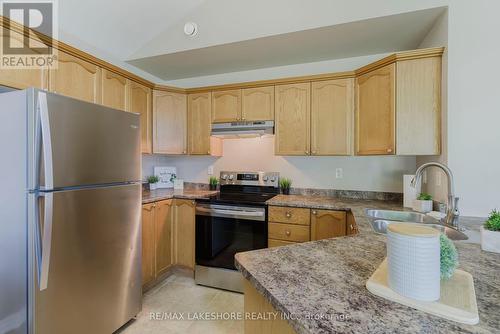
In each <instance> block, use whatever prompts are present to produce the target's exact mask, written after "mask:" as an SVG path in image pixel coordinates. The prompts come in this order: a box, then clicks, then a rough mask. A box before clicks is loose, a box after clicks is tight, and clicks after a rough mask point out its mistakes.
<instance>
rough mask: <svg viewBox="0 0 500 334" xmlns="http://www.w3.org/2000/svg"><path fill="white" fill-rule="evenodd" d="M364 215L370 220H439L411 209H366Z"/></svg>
mask: <svg viewBox="0 0 500 334" xmlns="http://www.w3.org/2000/svg"><path fill="white" fill-rule="evenodd" d="M365 213H366V215H367V216H368V218H370V220H375V219H383V220H390V221H398V222H409V223H426V224H434V223H435V224H438V223H439V221H438V220H437V219H435V218H432V217H431V216H427V215H425V214H423V213H419V212H412V211H393V210H376V209H366V211H365Z"/></svg>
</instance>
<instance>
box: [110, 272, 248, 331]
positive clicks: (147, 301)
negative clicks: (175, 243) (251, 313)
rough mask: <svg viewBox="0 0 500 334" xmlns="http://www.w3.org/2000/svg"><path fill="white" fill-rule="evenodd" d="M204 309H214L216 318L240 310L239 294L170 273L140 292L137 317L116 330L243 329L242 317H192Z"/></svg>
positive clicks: (241, 308) (239, 311) (204, 310)
mask: <svg viewBox="0 0 500 334" xmlns="http://www.w3.org/2000/svg"><path fill="white" fill-rule="evenodd" d="M205 312H215V313H214V314H215V315H218V317H219V318H220V317H226V318H227V317H230V315H231V313H233V314H234V313H240V314H242V313H243V295H242V294H239V293H234V292H229V291H224V290H218V289H212V288H208V287H203V286H200V285H196V284H195V283H194V279H192V278H188V277H184V276H180V275H173V276H170V277H169V278H168V279H166V280H165V281H164V282H162V283H161V284H160V285H159V286H157V287H155V288H154V289H152V290H150V291H148V292H147V293H146V294H145V295H144V299H143V304H142V312H141V313H140V314H139V315H138V316H137V320H135V321H132V322H131V323H129V324H128V325H127V326H126V327H124V328H122V329H121V330H120V331H118V332H117V333H119V334H149V333H151V334H156V333H161V334H170V333H190V334H191V333H193V334H194V333H204V334H206V333H222V334H223V333H231V334H237V333H243V320H192V319H194V318H196V317H198V318H199V315H201V314H202V313H205ZM181 316H182V317H184V319H183V320H180V319H179V318H180V317H181ZM169 318H170V319H169ZM175 318H177V320H174V319H175Z"/></svg>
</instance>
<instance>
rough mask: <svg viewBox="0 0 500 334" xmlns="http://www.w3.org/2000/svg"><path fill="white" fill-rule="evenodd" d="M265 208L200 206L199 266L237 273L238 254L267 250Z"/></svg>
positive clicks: (198, 225) (197, 209)
mask: <svg viewBox="0 0 500 334" xmlns="http://www.w3.org/2000/svg"><path fill="white" fill-rule="evenodd" d="M266 214H267V212H266V208H265V207H245V206H233V205H217V204H205V203H199V204H198V205H197V206H196V264H198V265H202V266H207V267H216V268H225V269H233V270H236V267H235V266H234V254H236V253H239V252H245V251H250V250H254V249H260V248H266V247H267V217H266Z"/></svg>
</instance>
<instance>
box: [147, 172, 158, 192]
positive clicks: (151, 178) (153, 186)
mask: <svg viewBox="0 0 500 334" xmlns="http://www.w3.org/2000/svg"><path fill="white" fill-rule="evenodd" d="M158 181H160V178H159V177H158V176H156V175H151V176H148V183H149V190H155V189H156V184H157V183H158Z"/></svg>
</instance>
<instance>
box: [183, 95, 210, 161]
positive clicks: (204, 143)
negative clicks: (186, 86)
mask: <svg viewBox="0 0 500 334" xmlns="http://www.w3.org/2000/svg"><path fill="white" fill-rule="evenodd" d="M187 99H188V149H189V154H200V155H206V154H210V131H211V117H210V114H211V111H212V94H211V93H210V92H208V93H197V94H189V95H188V98H187Z"/></svg>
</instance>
